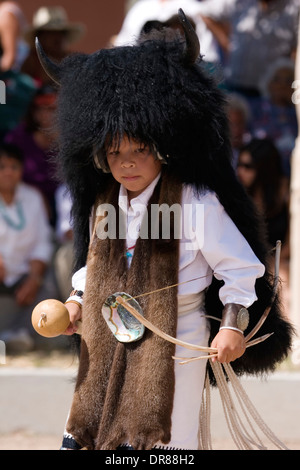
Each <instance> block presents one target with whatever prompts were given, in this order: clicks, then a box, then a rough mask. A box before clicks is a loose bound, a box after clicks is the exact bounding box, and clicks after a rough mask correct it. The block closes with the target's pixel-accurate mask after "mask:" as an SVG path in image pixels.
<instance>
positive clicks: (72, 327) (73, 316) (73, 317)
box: [63, 302, 81, 336]
mask: <svg viewBox="0 0 300 470" xmlns="http://www.w3.org/2000/svg"><path fill="white" fill-rule="evenodd" d="M65 306H66V308H67V310H68V312H69V315H70V324H69V326H68V328H67V329H66V331H65V332H64V333H63V334H64V335H67V336H71V335H73V334H74V333H76V331H77V330H78V326H76V322H77V321H78V320H81V307H79V305H77V304H76V303H74V302H68V303H66V304H65Z"/></svg>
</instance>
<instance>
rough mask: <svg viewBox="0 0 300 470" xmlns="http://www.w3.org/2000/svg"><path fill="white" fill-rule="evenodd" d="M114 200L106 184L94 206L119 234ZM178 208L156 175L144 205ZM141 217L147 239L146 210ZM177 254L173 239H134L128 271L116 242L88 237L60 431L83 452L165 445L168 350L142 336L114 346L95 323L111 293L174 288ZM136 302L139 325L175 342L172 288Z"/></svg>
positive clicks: (173, 192) (177, 189)
mask: <svg viewBox="0 0 300 470" xmlns="http://www.w3.org/2000/svg"><path fill="white" fill-rule="evenodd" d="M118 195H119V184H114V185H113V187H112V188H111V189H110V190H109V191H108V192H107V194H106V197H104V198H102V199H101V200H98V201H97V204H101V203H102V202H105V203H110V204H112V205H113V206H114V208H115V210H116V213H117V222H118V223H117V230H120V229H121V227H120V224H122V221H120V222H119V221H118V219H119V208H118ZM180 202H181V185H180V184H177V183H175V182H172V181H170V180H167V179H165V178H164V176H163V177H162V178H161V180H160V182H159V183H158V184H157V186H156V188H155V190H154V193H153V195H152V197H151V198H150V201H149V206H150V204H153V203H156V204H162V203H166V204H168V205H169V206H171V205H172V204H176V203H179V204H180ZM145 217H147V218H148V228H149V232H148V233H151V232H150V230H151V220H150V211H149V210H148V216H147V215H146V216H145ZM144 221H145V218H144ZM154 222H155V223H157V222H158V223H159V221H154ZM97 223H99V218H96V224H97ZM152 223H153V221H152ZM160 225H161V224H160ZM123 233H124V232H123ZM178 251H179V243H178V240H175V237H174V232H173V235H172V232H171V236H170V239H169V240H165V239H163V238H162V237H161V236H160V238H159V239H157V240H151V239H142V238H139V239H138V240H137V243H136V247H135V251H134V256H133V259H132V263H131V266H130V268H129V269H128V268H127V260H126V257H125V252H126V248H125V240H124V239H118V237H117V239H110V238H106V239H99V238H98V237H97V236H96V235H95V236H93V238H92V240H91V244H90V248H89V254H88V262H87V283H86V289H85V293H84V307H83V313H82V317H83V324H82V327H83V329H82V339H81V351H80V363H79V372H78V378H77V384H76V388H75V393H74V398H73V403H72V407H71V411H70V416H69V419H68V424H67V431H68V432H70V433H71V434H72V435H73V436H74V438H75V439H76V441H77V442H78V443H79V444H80V445H81V446H83V447H86V448H88V449H95V450H112V449H116V447H117V446H118V445H120V444H122V443H125V442H128V443H130V445H132V446H133V447H134V448H135V449H151V448H152V447H153V446H154V444H155V443H156V442H157V441H162V442H163V443H168V442H169V440H170V438H171V413H172V407H173V396H174V360H173V359H172V355H174V351H175V346H174V345H173V344H171V343H169V342H167V341H165V340H163V339H161V338H159V337H158V336H157V335H154V334H153V333H152V332H151V331H149V330H147V329H146V331H145V334H144V336H143V338H142V339H141V340H139V341H137V342H134V343H127V344H126V343H119V342H118V341H117V340H116V339H115V337H114V336H113V334H112V333H111V332H110V330H109V328H108V326H107V324H106V322H105V320H104V319H103V317H102V314H101V307H102V305H103V303H104V301H105V300H106V298H107V297H108V296H110V295H111V294H114V293H115V292H121V291H123V292H127V293H128V294H130V295H132V296H136V295H139V294H141V293H145V292H149V291H152V290H155V289H158V288H161V287H163V286H169V285H173V284H176V283H177V282H178ZM139 303H140V305H141V307H142V308H143V311H144V315H145V317H146V318H148V319H149V320H150V321H151V322H152V323H153V324H154V325H156V326H157V327H158V328H160V329H161V330H162V331H164V332H165V333H168V334H169V335H171V336H176V325H177V289H176V288H172V289H167V290H164V291H162V292H159V293H155V294H151V295H147V296H145V297H141V298H140V299H139Z"/></svg>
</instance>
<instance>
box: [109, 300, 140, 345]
mask: <svg viewBox="0 0 300 470" xmlns="http://www.w3.org/2000/svg"><path fill="white" fill-rule="evenodd" d="M118 296H121V297H123V299H124V300H126V302H128V303H129V304H130V305H131V306H132V307H134V308H135V309H136V310H137V311H138V312H139V313H140V314H141V315H143V310H142V308H141V306H140V304H139V303H138V302H137V301H136V300H135V299H134V298H133V297H131V296H130V295H129V294H126V293H125V292H116V293H115V294H112V295H110V296H109V297H108V298H107V299H106V301H105V302H104V304H103V306H102V315H103V318H104V319H105V321H106V323H107V325H108V327H109V329H110V330H111V332H112V333H113V335H114V336H115V337H116V339H117V340H118V341H120V342H121V343H132V342H133V341H138V340H139V339H141V338H142V336H143V334H144V332H145V327H144V325H143V324H142V323H141V322H139V321H138V320H137V319H136V318H135V317H134V316H133V315H132V314H131V313H130V312H128V310H126V308H125V307H123V305H120V304H119V303H118V302H117V301H116V298H117V297H118Z"/></svg>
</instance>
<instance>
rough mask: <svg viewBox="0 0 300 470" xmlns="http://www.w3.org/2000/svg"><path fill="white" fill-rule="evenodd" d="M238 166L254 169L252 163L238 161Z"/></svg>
mask: <svg viewBox="0 0 300 470" xmlns="http://www.w3.org/2000/svg"><path fill="white" fill-rule="evenodd" d="M237 166H238V168H240V167H242V168H245V169H246V170H253V169H254V166H253V165H252V163H242V162H239V163H238V164H237Z"/></svg>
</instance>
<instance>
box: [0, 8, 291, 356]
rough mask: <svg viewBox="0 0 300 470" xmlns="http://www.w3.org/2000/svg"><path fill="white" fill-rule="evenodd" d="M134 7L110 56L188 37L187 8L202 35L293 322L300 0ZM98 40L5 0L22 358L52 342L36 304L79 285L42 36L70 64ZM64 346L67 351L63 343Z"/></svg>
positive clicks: (6, 331) (6, 133)
mask: <svg viewBox="0 0 300 470" xmlns="http://www.w3.org/2000/svg"><path fill="white" fill-rule="evenodd" d="M124 3H125V5H124V6H125V7H126V8H125V10H124V22H123V25H122V27H121V30H120V31H112V36H111V38H109V40H108V43H107V47H112V46H121V45H130V44H134V43H135V41H137V39H138V38H139V36H140V34H143V32H145V31H149V30H151V29H152V28H155V29H160V28H163V27H165V26H168V27H172V28H174V29H176V30H178V34H181V29H180V24H178V20H177V18H176V13H177V11H178V9H179V8H182V9H183V10H184V12H185V14H186V15H187V16H188V18H189V19H190V21H191V23H192V24H193V26H194V27H195V29H196V31H197V34H198V36H199V39H200V44H201V54H202V57H203V61H202V65H203V67H205V68H206V70H207V73H208V74H214V76H215V77H216V79H217V80H218V83H219V86H220V88H221V89H223V91H224V94H225V96H226V99H227V112H228V118H229V125H230V132H231V142H232V151H233V165H234V169H235V171H236V174H237V177H238V178H239V180H240V182H241V183H242V185H243V186H244V187H245V190H246V191H247V192H248V193H249V195H250V197H251V198H252V199H253V202H254V204H255V205H256V206H257V210H258V211H259V212H260V213H261V214H262V217H263V218H264V220H265V223H266V226H267V230H268V242H269V245H270V260H271V262H272V258H273V257H274V256H273V255H274V247H275V245H276V241H277V240H281V241H282V251H281V271H280V275H281V278H282V285H283V290H282V292H283V300H284V303H285V308H286V313H287V314H288V296H289V294H288V293H289V288H288V286H289V276H288V273H289V225H290V223H289V217H290V216H289V197H290V178H291V157H292V152H293V149H294V146H295V140H296V137H297V135H298V122H297V118H296V111H295V105H294V103H293V99H292V95H293V92H294V90H293V82H294V80H295V76H294V73H295V54H296V49H297V43H298V28H299V10H300V6H299V3H300V2H299V0H127V2H124ZM95 8H98V7H95ZM99 8H100V6H99ZM125 12H126V14H125ZM88 32H89V30H88V25H83V24H81V23H73V22H71V21H69V19H68V12H67V11H66V10H65V9H64V8H63V7H61V6H60V7H48V6H43V7H40V8H39V9H38V10H37V11H36V12H35V13H34V15H33V18H32V20H31V22H30V21H28V19H26V18H25V16H24V13H23V12H22V7H21V2H17V1H1V0H0V80H1V82H2V83H5V92H6V93H5V104H4V101H3V103H2V102H1V99H3V97H2V96H0V102H1V105H0V340H3V341H5V343H6V345H7V347H8V349H9V348H11V350H21V351H28V350H31V349H34V348H36V347H39V345H42V344H43V339H42V338H41V337H38V336H37V335H36V334H35V333H34V331H33V329H32V327H31V311H32V309H33V307H34V306H35V305H36V304H37V303H38V302H39V301H41V300H43V299H47V298H57V299H59V300H62V301H64V300H65V299H66V298H67V297H68V295H69V292H70V291H71V288H72V286H71V273H72V264H73V252H72V224H71V215H70V214H71V207H72V202H71V201H70V198H69V197H68V192H67V188H66V187H65V186H64V183H63V181H61V180H60V178H59V175H58V168H57V167H56V163H55V161H56V160H55V155H56V152H57V148H56V130H55V110H56V101H57V89H56V88H55V86H54V84H53V83H52V82H51V80H50V79H49V77H48V76H47V75H46V74H45V72H44V70H43V69H42V67H41V65H40V63H39V61H38V58H37V55H36V52H35V47H34V38H35V37H38V38H39V40H40V42H41V44H42V46H43V48H44V50H45V52H46V54H47V55H48V56H49V57H51V58H52V59H54V60H56V61H58V62H59V61H61V60H62V59H63V58H64V57H66V56H67V55H68V54H69V53H70V48H71V46H72V45H73V44H74V43H75V42H76V41H78V40H79V39H81V38H82V37H83V35H84V34H88ZM96 48H97V46H95V49H96ZM47 341H48V340H47ZM55 341H56V340H55ZM57 344H58V345H59V346H60V345H62V347H64V344H65V343H64V339H62V338H58V339H57Z"/></svg>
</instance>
